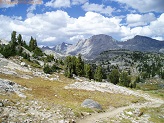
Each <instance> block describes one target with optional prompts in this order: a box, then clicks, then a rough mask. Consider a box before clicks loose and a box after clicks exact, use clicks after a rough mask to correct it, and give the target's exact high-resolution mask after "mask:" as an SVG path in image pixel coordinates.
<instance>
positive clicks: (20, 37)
mask: <svg viewBox="0 0 164 123" xmlns="http://www.w3.org/2000/svg"><path fill="white" fill-rule="evenodd" d="M17 39H18V44H19V45H21V46H22V45H23V40H22V35H21V34H19V35H18V37H17Z"/></svg>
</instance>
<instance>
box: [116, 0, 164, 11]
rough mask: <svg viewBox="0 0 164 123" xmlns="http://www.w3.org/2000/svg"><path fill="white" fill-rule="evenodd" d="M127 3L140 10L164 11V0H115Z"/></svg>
mask: <svg viewBox="0 0 164 123" xmlns="http://www.w3.org/2000/svg"><path fill="white" fill-rule="evenodd" d="M113 1H117V2H120V3H123V4H126V5H128V6H130V7H132V8H134V9H137V10H138V11H139V12H143V13H145V12H164V0H113Z"/></svg>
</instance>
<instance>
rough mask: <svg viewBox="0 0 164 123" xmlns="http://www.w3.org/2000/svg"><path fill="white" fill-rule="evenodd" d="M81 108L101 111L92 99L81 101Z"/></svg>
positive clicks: (99, 106)
mask: <svg viewBox="0 0 164 123" xmlns="http://www.w3.org/2000/svg"><path fill="white" fill-rule="evenodd" d="M81 106H82V107H87V108H95V109H99V110H102V107H101V105H100V104H99V103H98V102H96V101H94V100H92V99H85V100H84V101H83V103H82V104H81Z"/></svg>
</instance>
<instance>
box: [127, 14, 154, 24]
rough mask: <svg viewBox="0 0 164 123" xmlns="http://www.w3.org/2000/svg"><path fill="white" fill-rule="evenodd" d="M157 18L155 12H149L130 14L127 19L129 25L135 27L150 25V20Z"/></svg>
mask: <svg viewBox="0 0 164 123" xmlns="http://www.w3.org/2000/svg"><path fill="white" fill-rule="evenodd" d="M154 20H156V17H155V15H154V14H153V13H148V14H143V15H140V14H128V15H127V18H126V21H127V24H128V26H130V27H135V26H144V25H148V24H149V23H150V22H152V21H154Z"/></svg>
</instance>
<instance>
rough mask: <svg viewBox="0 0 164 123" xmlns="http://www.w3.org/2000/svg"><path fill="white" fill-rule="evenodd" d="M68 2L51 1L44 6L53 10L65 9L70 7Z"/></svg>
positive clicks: (68, 0)
mask: <svg viewBox="0 0 164 123" xmlns="http://www.w3.org/2000/svg"><path fill="white" fill-rule="evenodd" d="M70 4H71V3H70V0H51V1H49V2H47V3H45V6H50V7H53V8H67V7H70Z"/></svg>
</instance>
